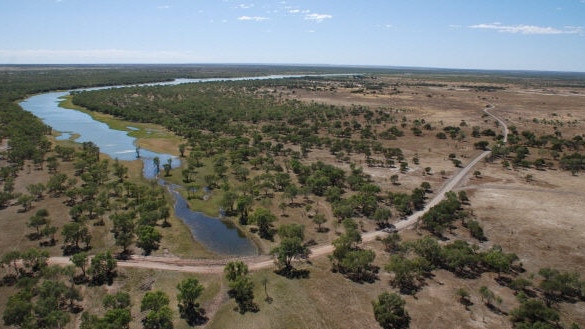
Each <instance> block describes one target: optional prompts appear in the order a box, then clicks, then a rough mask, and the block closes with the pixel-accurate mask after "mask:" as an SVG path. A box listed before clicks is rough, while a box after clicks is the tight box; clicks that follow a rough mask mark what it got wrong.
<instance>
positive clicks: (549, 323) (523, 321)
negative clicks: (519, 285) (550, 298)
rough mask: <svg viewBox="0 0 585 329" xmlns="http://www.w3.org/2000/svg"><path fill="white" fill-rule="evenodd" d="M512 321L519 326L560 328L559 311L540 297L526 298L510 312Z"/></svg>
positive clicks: (546, 328)
mask: <svg viewBox="0 0 585 329" xmlns="http://www.w3.org/2000/svg"><path fill="white" fill-rule="evenodd" d="M510 315H511V316H512V322H514V324H515V327H518V328H545V329H548V328H551V329H553V328H558V326H556V322H558V321H559V319H560V317H559V312H558V311H557V310H555V309H553V308H550V307H548V306H547V305H545V304H544V303H543V302H542V301H541V300H538V299H526V300H524V301H522V302H521V303H520V306H519V307H517V308H515V309H513V310H512V311H511V312H510Z"/></svg>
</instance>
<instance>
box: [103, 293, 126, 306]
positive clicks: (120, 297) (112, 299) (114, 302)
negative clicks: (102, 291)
mask: <svg viewBox="0 0 585 329" xmlns="http://www.w3.org/2000/svg"><path fill="white" fill-rule="evenodd" d="M103 304H104V307H105V308H107V309H123V308H128V307H130V304H131V303H130V295H129V294H128V293H127V292H124V291H119V292H117V293H115V294H109V295H106V296H105V297H104V301H103Z"/></svg>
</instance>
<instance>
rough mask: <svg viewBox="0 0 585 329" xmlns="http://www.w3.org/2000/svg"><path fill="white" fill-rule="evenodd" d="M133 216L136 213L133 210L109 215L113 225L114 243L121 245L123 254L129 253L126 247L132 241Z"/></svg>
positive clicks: (134, 225) (134, 224)
mask: <svg viewBox="0 0 585 329" xmlns="http://www.w3.org/2000/svg"><path fill="white" fill-rule="evenodd" d="M135 216H136V213H134V212H123V213H118V214H113V215H112V216H111V218H112V220H113V222H114V227H113V228H112V232H113V233H114V239H115V240H116V245H118V246H121V247H122V254H123V255H126V254H128V253H129V250H128V247H130V245H132V243H133V242H134V230H135V227H136V223H135V222H134V218H135Z"/></svg>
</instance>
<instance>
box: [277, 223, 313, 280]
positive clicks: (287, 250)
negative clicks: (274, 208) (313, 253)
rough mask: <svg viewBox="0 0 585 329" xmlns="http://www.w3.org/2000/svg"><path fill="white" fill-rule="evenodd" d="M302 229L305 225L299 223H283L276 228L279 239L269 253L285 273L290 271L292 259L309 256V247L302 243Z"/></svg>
mask: <svg viewBox="0 0 585 329" xmlns="http://www.w3.org/2000/svg"><path fill="white" fill-rule="evenodd" d="M304 229H305V227H304V226H303V225H299V224H285V225H282V226H280V227H279V228H278V235H279V236H280V238H281V241H280V244H279V245H278V246H276V247H274V248H273V249H272V250H271V251H270V253H271V254H272V255H274V257H275V258H276V261H277V264H278V266H279V267H280V270H281V271H282V273H284V274H285V275H287V274H290V273H291V271H292V269H293V267H292V261H293V260H294V259H299V258H301V259H305V258H307V257H308V256H309V248H307V247H306V246H305V245H304V244H303V239H304Z"/></svg>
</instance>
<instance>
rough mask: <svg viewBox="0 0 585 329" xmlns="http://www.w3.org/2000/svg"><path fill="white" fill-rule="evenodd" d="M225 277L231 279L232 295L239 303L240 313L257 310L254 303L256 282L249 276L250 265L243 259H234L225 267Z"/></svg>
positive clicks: (230, 292)
mask: <svg viewBox="0 0 585 329" xmlns="http://www.w3.org/2000/svg"><path fill="white" fill-rule="evenodd" d="M224 275H225V278H226V279H227V280H228V281H229V286H230V291H229V295H230V297H232V298H234V299H235V301H236V303H237V304H238V309H239V311H240V313H246V312H248V311H257V310H258V306H257V305H256V304H255V303H254V283H253V282H252V281H251V280H250V278H249V277H248V265H246V264H245V263H244V262H242V261H232V262H229V263H227V264H226V266H225V268H224Z"/></svg>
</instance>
